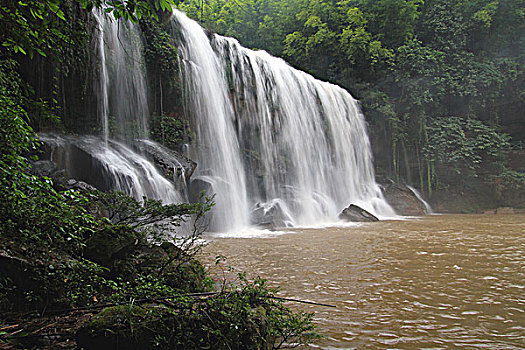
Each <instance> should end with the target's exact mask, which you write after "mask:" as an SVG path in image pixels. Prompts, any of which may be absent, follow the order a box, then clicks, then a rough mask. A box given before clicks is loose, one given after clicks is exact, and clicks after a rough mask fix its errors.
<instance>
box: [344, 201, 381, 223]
mask: <svg viewBox="0 0 525 350" xmlns="http://www.w3.org/2000/svg"><path fill="white" fill-rule="evenodd" d="M339 219H341V220H345V221H351V222H374V221H379V219H378V218H377V217H376V216H375V215H374V214H372V213H370V212H368V211H366V210H364V209H363V208H361V207H358V206H357V205H355V204H350V205H349V206H348V207H347V208H345V209H343V211H342V212H341V214H339Z"/></svg>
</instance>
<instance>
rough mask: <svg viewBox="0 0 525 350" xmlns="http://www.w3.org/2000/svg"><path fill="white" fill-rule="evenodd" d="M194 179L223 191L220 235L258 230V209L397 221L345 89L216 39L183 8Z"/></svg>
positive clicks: (179, 22)
mask: <svg viewBox="0 0 525 350" xmlns="http://www.w3.org/2000/svg"><path fill="white" fill-rule="evenodd" d="M172 23H173V28H174V31H175V32H177V31H178V32H179V33H180V34H181V37H182V39H181V40H180V47H179V51H180V55H181V58H182V63H183V69H184V74H183V78H184V82H185V86H186V91H187V99H186V100H187V101H186V103H187V110H188V112H189V113H190V114H191V116H192V118H193V125H194V127H195V128H196V133H197V142H196V143H195V144H194V145H193V150H194V152H195V155H196V156H197V159H198V163H199V166H198V168H197V173H196V176H197V177H198V178H200V179H201V180H204V181H208V182H209V183H210V186H211V188H212V190H213V192H214V193H216V195H217V197H216V202H217V208H216V211H215V217H214V221H213V223H212V229H214V230H236V229H239V228H242V227H245V226H248V225H249V224H250V220H251V219H253V215H252V218H250V211H252V212H256V211H257V209H259V208H263V210H264V213H266V212H268V211H269V210H270V208H275V206H276V205H277V206H278V207H279V211H280V216H281V222H282V223H284V224H288V225H312V224H319V223H323V222H334V221H335V220H337V215H338V214H339V212H340V211H341V210H342V209H343V208H344V207H346V206H348V205H349V204H350V203H354V204H357V205H359V206H362V207H363V208H365V209H367V210H369V211H371V212H373V213H376V214H379V215H387V216H388V215H394V212H393V210H392V209H391V208H390V206H389V205H388V204H387V203H386V201H385V200H384V199H383V197H382V194H381V190H380V188H379V186H378V185H377V184H376V183H375V179H374V171H373V165H372V154H371V149H370V144H369V139H368V135H367V133H366V125H365V121H364V118H363V115H362V113H361V112H360V109H359V106H358V104H357V101H356V100H355V99H354V98H353V97H352V96H351V95H350V94H349V93H348V92H346V91H345V90H344V89H342V88H340V87H338V86H336V85H333V84H330V83H327V82H322V81H319V80H316V79H315V78H313V77H312V76H310V75H309V74H307V73H304V72H301V71H298V70H296V69H294V68H292V67H290V66H289V65H287V64H286V62H284V61H283V60H282V59H279V58H276V57H272V56H271V55H269V54H268V53H266V52H265V51H252V50H249V49H246V48H244V47H242V46H241V45H240V44H239V43H238V42H237V41H236V40H235V39H232V38H225V37H222V36H219V35H216V34H213V35H211V34H210V35H208V34H207V33H206V32H205V31H204V30H203V29H202V28H201V27H200V26H199V25H198V24H197V23H196V22H194V21H193V20H190V19H189V18H187V17H186V16H185V15H184V14H183V13H181V12H179V11H175V12H174V16H173V18H172Z"/></svg>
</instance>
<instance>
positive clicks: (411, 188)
mask: <svg viewBox="0 0 525 350" xmlns="http://www.w3.org/2000/svg"><path fill="white" fill-rule="evenodd" d="M407 187H408V189H409V190H410V191H412V193H413V194H414V196H416V198H417V199H418V200H419V201H420V202H421V203H423V205H424V206H425V213H427V214H434V211H433V210H432V207H431V206H430V204H428V203H427V201H425V200H424V199H423V196H422V195H421V193H420V192H419V191H418V190H416V189H415V188H414V187H412V186H409V185H407Z"/></svg>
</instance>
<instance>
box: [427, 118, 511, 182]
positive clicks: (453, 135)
mask: <svg viewBox="0 0 525 350" xmlns="http://www.w3.org/2000/svg"><path fill="white" fill-rule="evenodd" d="M428 134H429V137H428V141H427V144H426V145H425V147H424V148H423V153H424V154H425V157H426V159H427V160H429V161H431V162H436V161H439V162H441V163H444V164H448V165H452V166H453V167H454V168H455V169H456V171H457V172H458V173H460V172H461V169H465V168H467V169H471V170H474V169H477V168H479V167H480V166H481V165H482V164H483V163H490V164H493V163H495V162H502V161H503V157H504V156H505V154H506V152H508V150H509V149H510V144H509V138H508V136H507V135H504V134H500V133H499V132H498V131H497V130H496V129H495V128H493V127H490V126H488V125H486V124H483V123H482V122H480V121H478V120H474V119H461V118H457V117H441V118H434V119H432V120H431V121H430V125H429V126H428Z"/></svg>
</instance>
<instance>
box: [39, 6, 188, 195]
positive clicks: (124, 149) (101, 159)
mask: <svg viewBox="0 0 525 350" xmlns="http://www.w3.org/2000/svg"><path fill="white" fill-rule="evenodd" d="M93 15H94V16H95V19H96V20H97V23H98V30H99V35H98V41H99V42H98V50H97V53H98V55H99V60H100V68H99V88H100V90H99V108H98V113H99V115H100V119H101V124H102V130H103V136H104V142H100V139H99V138H96V137H90V136H88V137H79V138H69V139H64V138H62V139H61V141H60V142H61V143H62V144H63V145H69V146H64V147H65V148H64V149H71V148H72V147H73V148H74V147H76V149H81V150H82V151H83V152H85V153H86V154H88V155H89V157H91V159H92V162H95V163H96V167H90V168H89V169H91V170H92V171H95V170H93V169H94V168H98V169H97V170H98V172H100V173H101V174H103V177H105V178H106V179H105V181H104V184H103V187H104V188H105V189H108V190H116V191H122V192H125V193H127V194H129V195H131V196H133V197H135V198H136V199H138V200H142V198H143V197H148V198H153V199H158V200H162V202H163V203H178V202H181V201H183V197H182V196H181V194H180V193H179V192H178V191H177V190H176V189H175V187H174V185H173V183H171V182H169V181H168V180H167V179H166V178H164V177H163V176H162V175H161V174H160V172H159V171H158V170H157V169H156V168H155V165H154V164H153V163H152V162H150V161H149V160H148V159H146V158H145V157H144V155H142V154H139V153H137V152H134V151H133V150H132V149H131V148H129V147H128V146H127V145H125V144H124V143H121V142H116V141H112V140H110V139H109V138H110V137H114V138H118V139H121V140H123V141H126V142H128V143H129V142H130V141H131V140H132V139H134V138H137V137H146V136H147V134H148V132H147V118H148V115H149V112H148V104H147V91H146V78H145V72H144V70H145V67H144V57H143V54H142V51H143V49H142V42H141V38H140V31H139V28H138V26H136V25H132V24H131V23H129V22H127V21H124V20H115V19H114V18H113V17H112V16H107V15H106V14H104V13H103V12H97V11H95V12H93ZM44 137H45V138H46V140H47V142H51V140H52V139H53V138H56V136H49V135H48V136H44ZM64 153H65V154H67V157H66V158H70V157H74V156H72V155H71V154H70V153H71V152H68V151H64ZM77 153H78V151H77ZM72 162H73V163H75V165H71V164H70V163H72ZM76 163H78V162H77V161H76V160H68V161H67V162H65V163H64V164H63V166H64V167H66V168H69V170H70V171H71V172H73V173H75V169H72V168H73V166H78V164H76ZM174 166H176V165H175V164H174ZM76 175H77V176H80V177H81V176H82V175H83V174H79V173H78V172H76Z"/></svg>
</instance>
